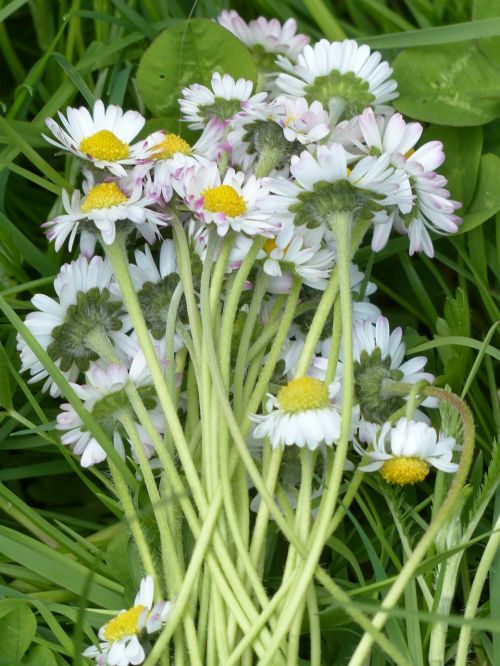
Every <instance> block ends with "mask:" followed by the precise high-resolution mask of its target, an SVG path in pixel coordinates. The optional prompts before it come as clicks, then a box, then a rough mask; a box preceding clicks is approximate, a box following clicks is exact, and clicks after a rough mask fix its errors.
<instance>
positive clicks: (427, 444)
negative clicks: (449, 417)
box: [354, 418, 458, 486]
mask: <svg viewBox="0 0 500 666" xmlns="http://www.w3.org/2000/svg"><path fill="white" fill-rule="evenodd" d="M371 444H372V448H371V449H368V450H364V449H362V448H361V447H360V446H359V444H357V443H356V442H354V446H355V449H356V451H357V452H358V453H359V454H360V455H363V456H367V457H368V458H370V460H371V462H369V463H367V464H366V465H362V466H361V467H360V468H359V469H360V470H361V471H363V472H377V471H380V474H381V476H382V478H383V479H384V480H385V481H387V483H396V484H399V485H401V486H403V485H407V484H412V483H417V482H419V481H423V480H424V479H425V478H426V476H427V475H428V473H429V471H430V467H431V465H432V466H433V467H435V468H436V469H439V470H441V471H442V472H448V473H453V472H456V471H457V469H458V465H457V464H456V463H454V462H452V458H453V451H454V449H455V448H456V445H457V443H456V441H455V439H454V438H453V437H444V436H443V435H440V436H439V437H438V433H437V432H436V430H435V429H434V428H432V427H431V426H430V425H428V424H427V423H424V422H422V421H419V422H417V421H410V420H408V419H405V418H403V419H400V420H399V421H398V422H397V423H396V424H395V425H394V426H391V424H390V423H384V425H383V426H382V428H381V429H380V432H379V433H378V435H376V436H374V437H373V439H372V442H371Z"/></svg>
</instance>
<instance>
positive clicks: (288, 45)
mask: <svg viewBox="0 0 500 666" xmlns="http://www.w3.org/2000/svg"><path fill="white" fill-rule="evenodd" d="M217 22H218V23H219V25H221V26H222V27H223V28H226V30H229V31H230V32H232V33H233V35H236V37H238V39H239V40H240V41H241V42H243V44H246V45H247V46H248V47H250V50H251V51H252V53H253V54H254V55H255V56H257V57H256V60H257V63H258V64H261V63H260V60H262V56H263V53H262V52H263V51H264V53H266V54H274V53H282V54H283V55H286V56H288V57H289V58H291V59H293V60H295V59H296V57H297V56H298V54H299V53H300V52H301V51H302V49H303V48H304V46H306V44H308V42H309V37H307V36H306V35H301V34H298V35H297V34H296V32H297V22H296V21H295V19H293V18H290V19H288V20H287V21H285V23H283V25H282V24H281V23H280V22H279V21H278V20H277V19H271V20H268V19H266V18H264V17H263V16H259V18H257V19H255V20H254V21H250V22H249V23H246V22H245V21H244V20H243V19H242V18H241V16H240V15H239V14H238V13H237V12H235V11H234V9H233V10H231V11H223V12H221V13H220V15H219V17H218V18H217ZM268 60H270V62H269V63H268V64H271V65H274V58H271V59H268Z"/></svg>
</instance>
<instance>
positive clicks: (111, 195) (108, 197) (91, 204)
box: [81, 183, 128, 213]
mask: <svg viewBox="0 0 500 666" xmlns="http://www.w3.org/2000/svg"><path fill="white" fill-rule="evenodd" d="M126 201H128V197H127V196H126V195H125V194H123V192H122V191H121V190H120V188H119V187H118V185H117V184H116V183H100V184H99V185H96V186H95V187H93V188H92V189H91V190H90V192H89V193H88V194H87V196H86V197H85V200H84V202H83V203H82V205H81V209H82V211H83V212H84V213H88V212H89V211H91V210H95V209H96V208H111V206H118V205H119V204H123V203H125V202H126Z"/></svg>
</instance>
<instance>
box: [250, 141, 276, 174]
mask: <svg viewBox="0 0 500 666" xmlns="http://www.w3.org/2000/svg"><path fill="white" fill-rule="evenodd" d="M282 159H283V153H282V151H281V150H276V148H274V147H272V146H267V147H265V148H264V149H263V150H261V151H260V155H259V159H258V160H257V164H256V165H255V176H256V178H265V176H268V175H269V174H270V172H271V170H272V169H274V167H275V166H277V165H278V164H279V163H280V161H281V160H282Z"/></svg>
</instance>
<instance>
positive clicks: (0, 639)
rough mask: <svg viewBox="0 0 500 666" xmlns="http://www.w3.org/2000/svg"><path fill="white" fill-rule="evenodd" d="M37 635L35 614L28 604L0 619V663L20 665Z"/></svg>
mask: <svg viewBox="0 0 500 666" xmlns="http://www.w3.org/2000/svg"><path fill="white" fill-rule="evenodd" d="M35 634H36V618H35V614H34V613H33V611H32V610H31V608H30V607H29V606H28V605H27V604H22V605H19V606H18V607H17V608H15V609H14V610H12V611H11V612H10V613H7V615H4V616H3V617H2V618H0V645H1V646H2V648H1V650H0V663H2V662H3V663H4V664H9V663H13V664H15V663H18V662H20V661H21V659H22V658H23V656H24V654H25V652H26V650H27V649H28V648H29V646H30V645H31V643H32V641H33V639H34V637H35Z"/></svg>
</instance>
